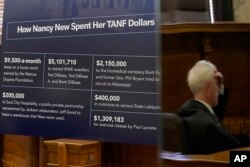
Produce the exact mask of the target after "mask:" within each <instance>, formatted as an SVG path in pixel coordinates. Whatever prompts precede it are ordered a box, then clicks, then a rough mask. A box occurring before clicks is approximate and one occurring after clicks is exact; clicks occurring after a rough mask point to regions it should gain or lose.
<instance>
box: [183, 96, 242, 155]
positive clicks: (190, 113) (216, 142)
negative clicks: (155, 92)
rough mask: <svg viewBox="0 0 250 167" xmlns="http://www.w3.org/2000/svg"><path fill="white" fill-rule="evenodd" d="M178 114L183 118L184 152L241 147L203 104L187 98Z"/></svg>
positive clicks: (206, 151) (209, 151) (191, 152)
mask: <svg viewBox="0 0 250 167" xmlns="http://www.w3.org/2000/svg"><path fill="white" fill-rule="evenodd" d="M178 115H179V116H180V117H181V118H182V119H183V123H184V129H185V136H186V143H187V151H186V152H184V153H186V154H210V153H214V152H218V151H223V150H228V149H233V148H237V147H241V144H240V143H239V142H238V141H237V139H235V138H234V137H233V136H232V135H231V134H230V133H229V132H228V131H226V130H225V129H224V128H223V127H222V125H221V123H220V122H219V120H218V118H217V117H216V116H215V115H213V114H212V113H211V112H210V111H209V110H208V109H207V108H206V106H205V105H204V104H202V103H201V102H199V101H197V100H194V99H192V100H189V101H187V102H186V103H185V104H183V105H182V106H181V108H180V109H179V111H178Z"/></svg>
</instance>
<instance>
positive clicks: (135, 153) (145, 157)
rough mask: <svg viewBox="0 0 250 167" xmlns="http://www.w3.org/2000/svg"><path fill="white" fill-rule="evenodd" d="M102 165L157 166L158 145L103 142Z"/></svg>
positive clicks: (112, 166)
mask: <svg viewBox="0 0 250 167" xmlns="http://www.w3.org/2000/svg"><path fill="white" fill-rule="evenodd" d="M102 162H103V163H102V167H158V166H160V165H159V159H158V146H150V145H136V144H121V143H103V152H102Z"/></svg>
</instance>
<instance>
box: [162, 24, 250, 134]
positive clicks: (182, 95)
mask: <svg viewBox="0 0 250 167" xmlns="http://www.w3.org/2000/svg"><path fill="white" fill-rule="evenodd" d="M200 59H207V60H209V61H211V62H212V63H214V64H215V65H216V66H217V67H218V69H219V70H220V71H221V72H222V73H223V75H224V84H225V88H226V89H227V90H228V91H229V96H228V99H227V103H226V111H225V120H224V123H225V125H226V128H228V129H229V130H230V131H231V132H232V133H233V134H242V133H244V134H249V133H250V130H249V129H250V124H249V119H250V86H249V85H250V24H239V25H237V24H212V25H210V24H183V25H166V26H163V27H162V74H163V75H162V83H163V84H162V107H163V112H176V111H177V110H178V108H179V107H180V105H181V104H182V103H183V102H184V101H186V100H188V99H189V98H191V97H192V94H191V93H190V91H189V89H188V87H187V82H186V75H187V72H188V70H189V69H190V67H191V66H192V65H193V64H194V63H195V62H196V61H197V60H200Z"/></svg>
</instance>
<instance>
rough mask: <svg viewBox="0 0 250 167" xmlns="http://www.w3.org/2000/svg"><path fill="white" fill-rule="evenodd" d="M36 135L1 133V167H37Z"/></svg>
mask: <svg viewBox="0 0 250 167" xmlns="http://www.w3.org/2000/svg"><path fill="white" fill-rule="evenodd" d="M38 152H39V144H38V138H37V137H28V136H18V135H7V134H6V135H3V153H2V154H3V167H38V165H39V164H38V162H39V155H38Z"/></svg>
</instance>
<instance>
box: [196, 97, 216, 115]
mask: <svg viewBox="0 0 250 167" xmlns="http://www.w3.org/2000/svg"><path fill="white" fill-rule="evenodd" d="M195 100H197V101H199V102H201V103H202V104H204V106H206V108H207V109H208V110H209V111H210V113H211V114H213V115H214V110H213V109H212V107H211V106H210V105H209V104H207V103H206V102H204V101H202V100H198V99H195Z"/></svg>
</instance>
